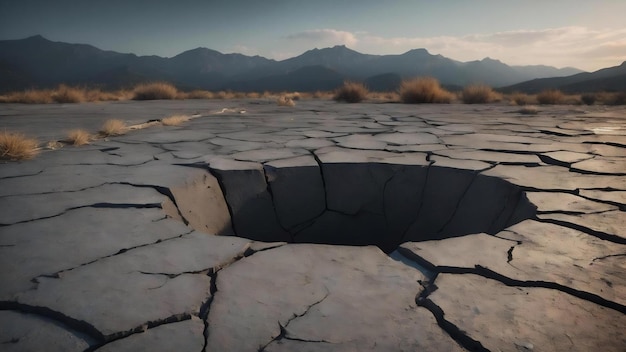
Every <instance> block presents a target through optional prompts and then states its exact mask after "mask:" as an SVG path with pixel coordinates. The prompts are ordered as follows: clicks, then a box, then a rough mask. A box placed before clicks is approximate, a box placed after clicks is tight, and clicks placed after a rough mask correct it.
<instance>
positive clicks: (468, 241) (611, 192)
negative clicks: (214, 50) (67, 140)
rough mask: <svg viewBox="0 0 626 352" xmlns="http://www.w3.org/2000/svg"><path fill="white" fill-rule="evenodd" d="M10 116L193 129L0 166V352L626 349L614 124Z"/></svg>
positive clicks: (466, 111)
mask: <svg viewBox="0 0 626 352" xmlns="http://www.w3.org/2000/svg"><path fill="white" fill-rule="evenodd" d="M0 109H7V110H10V112H11V114H10V115H11V116H8V115H6V116H5V115H2V116H0V123H2V125H3V126H7V128H8V129H10V130H11V131H19V132H24V133H26V134H29V135H31V136H34V137H38V138H39V139H40V141H41V142H42V143H43V144H45V143H44V142H47V141H49V140H55V139H56V140H59V139H62V138H63V137H64V134H65V132H66V131H67V130H69V129H72V128H87V129H89V130H92V131H94V132H95V131H96V130H97V128H98V127H99V126H100V124H101V123H102V122H103V121H105V120H106V119H109V118H120V117H121V118H122V119H124V120H126V122H127V123H130V124H140V123H143V122H146V121H148V120H150V119H159V118H163V117H166V116H170V115H174V114H180V115H187V116H192V115H193V118H192V119H191V120H189V121H188V122H185V123H183V124H182V125H180V126H152V127H148V128H145V129H141V130H135V131H130V132H129V133H128V134H127V135H123V136H119V137H112V138H108V139H106V140H104V139H101V140H97V141H93V142H92V143H91V144H90V145H87V146H83V147H72V146H65V147H63V148H60V149H57V150H42V153H41V154H40V155H39V156H37V157H36V158H35V159H33V160H28V161H23V162H6V163H2V164H0V205H1V206H2V209H3V211H2V212H1V213H0V349H1V350H3V351H4V350H7V351H25V350H52V351H56V350H58V351H84V350H97V351H137V350H150V351H171V350H184V351H186V350H198V351H400V350H408V351H417V350H419V351H467V350H470V351H474V350H476V351H485V350H491V351H498V350H501V351H532V350H535V351H589V350H592V349H597V350H602V351H624V350H625V347H626V339H625V337H624V336H625V335H624V331H626V279H625V278H626V264H625V263H626V233H624V229H626V216H625V215H624V214H626V213H625V212H626V177H624V176H625V174H626V170H625V169H624V165H626V164H625V162H626V139H625V138H626V137H625V132H624V131H625V130H624V129H623V126H624V125H626V109H625V108H623V107H605V106H590V107H587V106H585V107H581V106H577V107H563V106H545V107H542V108H541V111H540V112H539V113H538V114H537V115H532V116H529V115H521V114H519V113H517V112H515V109H513V108H511V107H509V106H505V105H481V106H473V105H461V104H451V105H428V104H425V105H404V104H370V103H365V104H339V103H335V102H330V101H307V100H300V101H298V102H297V106H295V107H293V108H285V107H278V106H276V104H275V102H273V101H269V100H264V99H257V100H229V101H219V100H211V101H200V100H199V101H196V100H194V101H191V100H188V101H154V102H104V103H98V104H92V103H85V104H75V105H72V104H64V105H62V106H61V105H46V106H36V105H20V104H3V105H1V106H0ZM376 245H377V246H378V247H377V246H376Z"/></svg>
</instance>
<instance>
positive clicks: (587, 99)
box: [580, 93, 598, 105]
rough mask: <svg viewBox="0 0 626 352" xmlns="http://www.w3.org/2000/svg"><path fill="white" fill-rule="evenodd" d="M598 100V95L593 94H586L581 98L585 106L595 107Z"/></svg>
mask: <svg viewBox="0 0 626 352" xmlns="http://www.w3.org/2000/svg"><path fill="white" fill-rule="evenodd" d="M597 99H598V97H597V95H595V94H593V93H585V94H582V95H581V96H580V101H581V102H582V103H583V104H585V105H593V104H594V103H595V102H596V100H597Z"/></svg>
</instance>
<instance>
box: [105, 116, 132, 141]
mask: <svg viewBox="0 0 626 352" xmlns="http://www.w3.org/2000/svg"><path fill="white" fill-rule="evenodd" d="M127 131H128V127H127V126H126V123H125V122H124V121H122V120H118V119H111V120H107V121H105V122H104V124H102V127H100V131H99V132H100V135H101V136H103V137H109V136H121V135H123V134H124V133H126V132H127Z"/></svg>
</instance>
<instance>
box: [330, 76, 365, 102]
mask: <svg viewBox="0 0 626 352" xmlns="http://www.w3.org/2000/svg"><path fill="white" fill-rule="evenodd" d="M368 93H369V91H368V90H367V87H365V85H364V84H363V83H360V82H351V81H345V82H343V85H342V86H341V87H339V88H337V90H335V95H334V97H333V99H334V100H335V101H343V102H346V103H360V102H361V101H363V100H365V99H366V98H367V94H368Z"/></svg>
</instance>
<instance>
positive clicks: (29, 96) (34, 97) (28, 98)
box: [0, 89, 52, 104]
mask: <svg viewBox="0 0 626 352" xmlns="http://www.w3.org/2000/svg"><path fill="white" fill-rule="evenodd" d="M0 102H3V103H19V104H49V103H52V92H51V91H50V90H35V89H29V90H25V91H22V92H12V93H8V94H6V95H3V96H2V98H1V99H0Z"/></svg>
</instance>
